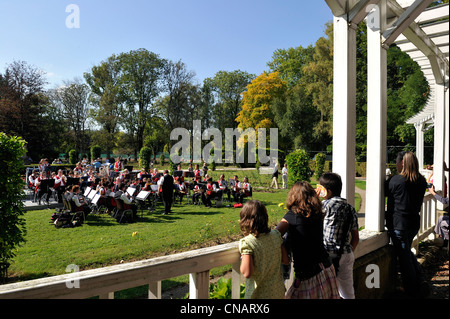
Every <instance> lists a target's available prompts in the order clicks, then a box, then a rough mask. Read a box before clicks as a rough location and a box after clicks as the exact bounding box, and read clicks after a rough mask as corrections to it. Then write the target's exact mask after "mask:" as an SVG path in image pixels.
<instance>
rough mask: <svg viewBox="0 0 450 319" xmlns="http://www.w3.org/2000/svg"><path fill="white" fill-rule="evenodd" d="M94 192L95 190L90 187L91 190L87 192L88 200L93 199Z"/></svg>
mask: <svg viewBox="0 0 450 319" xmlns="http://www.w3.org/2000/svg"><path fill="white" fill-rule="evenodd" d="M96 194H97V192H96V191H95V190H93V189H92V190H91V191H90V192H89V195H88V198H89V199H90V200H93V199H94V197H95V195H96Z"/></svg>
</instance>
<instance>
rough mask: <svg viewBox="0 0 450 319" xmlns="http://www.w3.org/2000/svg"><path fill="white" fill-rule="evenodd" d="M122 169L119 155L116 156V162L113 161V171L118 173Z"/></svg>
mask: <svg viewBox="0 0 450 319" xmlns="http://www.w3.org/2000/svg"><path fill="white" fill-rule="evenodd" d="M122 170H123V163H122V161H121V159H120V157H118V158H116V162H115V163H114V172H116V173H118V172H120V171H122Z"/></svg>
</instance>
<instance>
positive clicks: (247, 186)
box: [234, 177, 251, 204]
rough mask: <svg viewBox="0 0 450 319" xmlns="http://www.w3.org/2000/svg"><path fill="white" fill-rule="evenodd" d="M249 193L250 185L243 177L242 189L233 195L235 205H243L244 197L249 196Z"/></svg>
mask: <svg viewBox="0 0 450 319" xmlns="http://www.w3.org/2000/svg"><path fill="white" fill-rule="evenodd" d="M250 193H251V185H250V183H249V182H248V178H247V177H244V182H243V183H242V188H241V189H240V191H239V193H238V194H235V196H234V200H235V201H236V200H237V203H239V204H243V202H244V197H248V196H250Z"/></svg>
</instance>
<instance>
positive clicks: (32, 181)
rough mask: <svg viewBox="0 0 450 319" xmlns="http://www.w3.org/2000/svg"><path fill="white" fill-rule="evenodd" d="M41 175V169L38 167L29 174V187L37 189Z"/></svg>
mask: <svg viewBox="0 0 450 319" xmlns="http://www.w3.org/2000/svg"><path fill="white" fill-rule="evenodd" d="M38 177H39V171H38V170H37V169H35V170H33V173H32V174H31V175H30V176H28V187H29V188H30V189H32V190H35V189H36V181H37V179H38Z"/></svg>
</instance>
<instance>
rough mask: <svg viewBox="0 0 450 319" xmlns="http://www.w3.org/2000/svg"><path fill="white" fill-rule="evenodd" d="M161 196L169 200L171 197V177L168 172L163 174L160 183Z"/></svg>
mask: <svg viewBox="0 0 450 319" xmlns="http://www.w3.org/2000/svg"><path fill="white" fill-rule="evenodd" d="M161 188H162V196H163V198H164V199H165V200H170V199H172V197H173V177H172V176H171V175H169V174H166V175H164V180H163V182H162V184H161Z"/></svg>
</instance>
